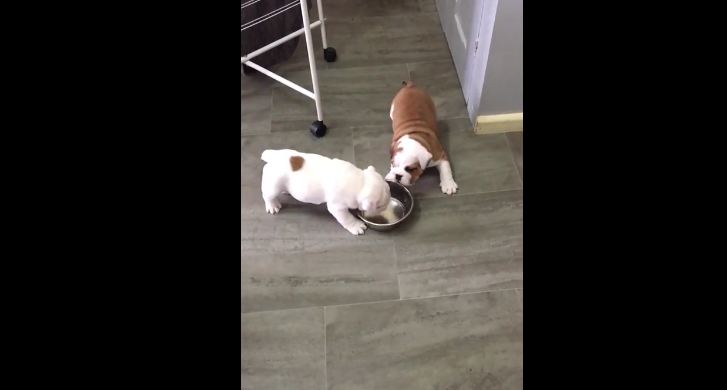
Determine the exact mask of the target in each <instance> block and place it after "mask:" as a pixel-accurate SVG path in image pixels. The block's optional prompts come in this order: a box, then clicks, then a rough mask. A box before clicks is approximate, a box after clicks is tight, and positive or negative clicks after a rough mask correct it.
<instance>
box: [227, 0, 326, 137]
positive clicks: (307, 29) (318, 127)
mask: <svg viewBox="0 0 727 390" xmlns="http://www.w3.org/2000/svg"><path fill="white" fill-rule="evenodd" d="M255 3H257V1H249V2H246V3H243V4H241V8H245V7H248V6H251V5H253V4H255ZM317 4H318V21H316V22H314V23H312V24H311V23H310V17H309V15H308V0H300V12H301V16H302V17H303V28H301V29H298V30H297V31H294V32H292V33H290V34H288V35H286V36H284V37H283V38H280V39H278V40H277V41H275V42H272V43H270V44H268V45H266V46H264V47H262V48H260V49H257V50H255V51H253V52H252V53H248V54H246V55H245V56H243V57H241V59H240V61H241V62H242V64H244V65H247V66H249V67H251V68H253V69H255V70H257V71H259V72H260V73H262V74H264V75H266V76H268V77H271V78H273V79H275V80H277V81H279V82H281V83H282V84H284V85H286V86H288V87H290V88H292V89H293V90H295V91H297V92H300V93H301V94H303V95H305V96H308V97H309V98H311V99H313V100H314V101H315V103H316V118H317V119H318V120H317V121H315V122H313V123H312V124H311V127H310V131H311V132H312V133H313V134H314V135H315V136H316V137H322V136H323V135H325V133H326V125H325V124H323V107H322V104H321V92H320V88H319V86H318V71H317V68H316V61H315V53H314V52H313V38H312V33H311V29H312V28H315V27H318V26H320V27H321V38H322V41H323V49H324V51H323V58H324V59H325V60H326V61H328V62H333V61H335V60H336V50H335V49H334V48H332V47H328V42H327V37H326V30H325V19H324V16H323V4H322V1H321V0H317ZM294 6H295V0H293V2H291V3H288V4H287V5H285V6H283V7H281V8H278V9H276V10H274V11H271V12H269V13H267V14H265V15H262V16H260V17H258V18H256V19H255V20H252V21H249V22H247V23H245V24H243V25H241V26H240V27H241V28H240V31H244V30H246V29H248V28H251V27H253V26H255V25H257V24H260V23H263V22H265V21H266V20H269V19H270V18H272V17H274V16H276V15H280V14H281V13H283V12H286V11H288V10H290V9H292V8H293V7H294ZM301 34H305V44H306V50H307V51H308V63H309V65H310V75H311V81H312V84H313V92H311V91H308V90H307V89H305V88H303V87H301V86H300V85H298V84H296V83H294V82H292V81H290V80H288V79H286V78H284V77H282V76H280V75H278V74H276V73H274V72H271V71H270V70H268V69H265V68H263V67H262V66H260V65H258V64H256V63H254V62H252V61H251V60H252V59H253V58H255V57H257V56H258V55H260V54H262V53H264V52H266V51H269V50H271V49H273V48H275V47H277V46H280V45H281V44H283V43H285V42H287V41H290V40H291V39H293V38H295V37H297V36H299V35H301Z"/></svg>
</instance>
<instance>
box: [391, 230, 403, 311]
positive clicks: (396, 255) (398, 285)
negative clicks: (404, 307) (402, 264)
mask: <svg viewBox="0 0 727 390" xmlns="http://www.w3.org/2000/svg"><path fill="white" fill-rule="evenodd" d="M391 241H392V244H393V245H394V267H395V268H396V290H397V291H398V292H399V299H398V300H401V278H400V277H399V251H398V250H396V247H397V245H396V240H394V239H393V238H392V240H391Z"/></svg>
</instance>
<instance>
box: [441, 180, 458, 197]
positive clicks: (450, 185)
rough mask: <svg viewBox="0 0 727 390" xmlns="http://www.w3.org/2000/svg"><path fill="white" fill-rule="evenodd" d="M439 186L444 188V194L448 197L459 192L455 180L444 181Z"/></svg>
mask: <svg viewBox="0 0 727 390" xmlns="http://www.w3.org/2000/svg"><path fill="white" fill-rule="evenodd" d="M439 186H440V187H441V188H442V192H444V193H445V194H447V195H452V194H454V193H455V192H457V183H455V182H454V180H446V181H442V182H440V183H439Z"/></svg>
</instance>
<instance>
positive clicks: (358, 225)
mask: <svg viewBox="0 0 727 390" xmlns="http://www.w3.org/2000/svg"><path fill="white" fill-rule="evenodd" d="M367 227H368V226H366V224H365V223H363V222H362V221H355V222H353V223H352V224H351V225H349V226H346V230H348V231H349V232H351V234H353V235H354V236H358V235H359V234H363V233H364V230H366V228H367Z"/></svg>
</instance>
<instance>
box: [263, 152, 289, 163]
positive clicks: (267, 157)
mask: <svg viewBox="0 0 727 390" xmlns="http://www.w3.org/2000/svg"><path fill="white" fill-rule="evenodd" d="M287 152H288V151H287V150H273V149H267V150H265V151H264V152H263V154H262V155H261V156H260V159H261V160H263V161H265V162H266V163H268V162H270V161H272V160H275V159H276V158H279V157H281V156H280V155H281V154H287Z"/></svg>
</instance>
